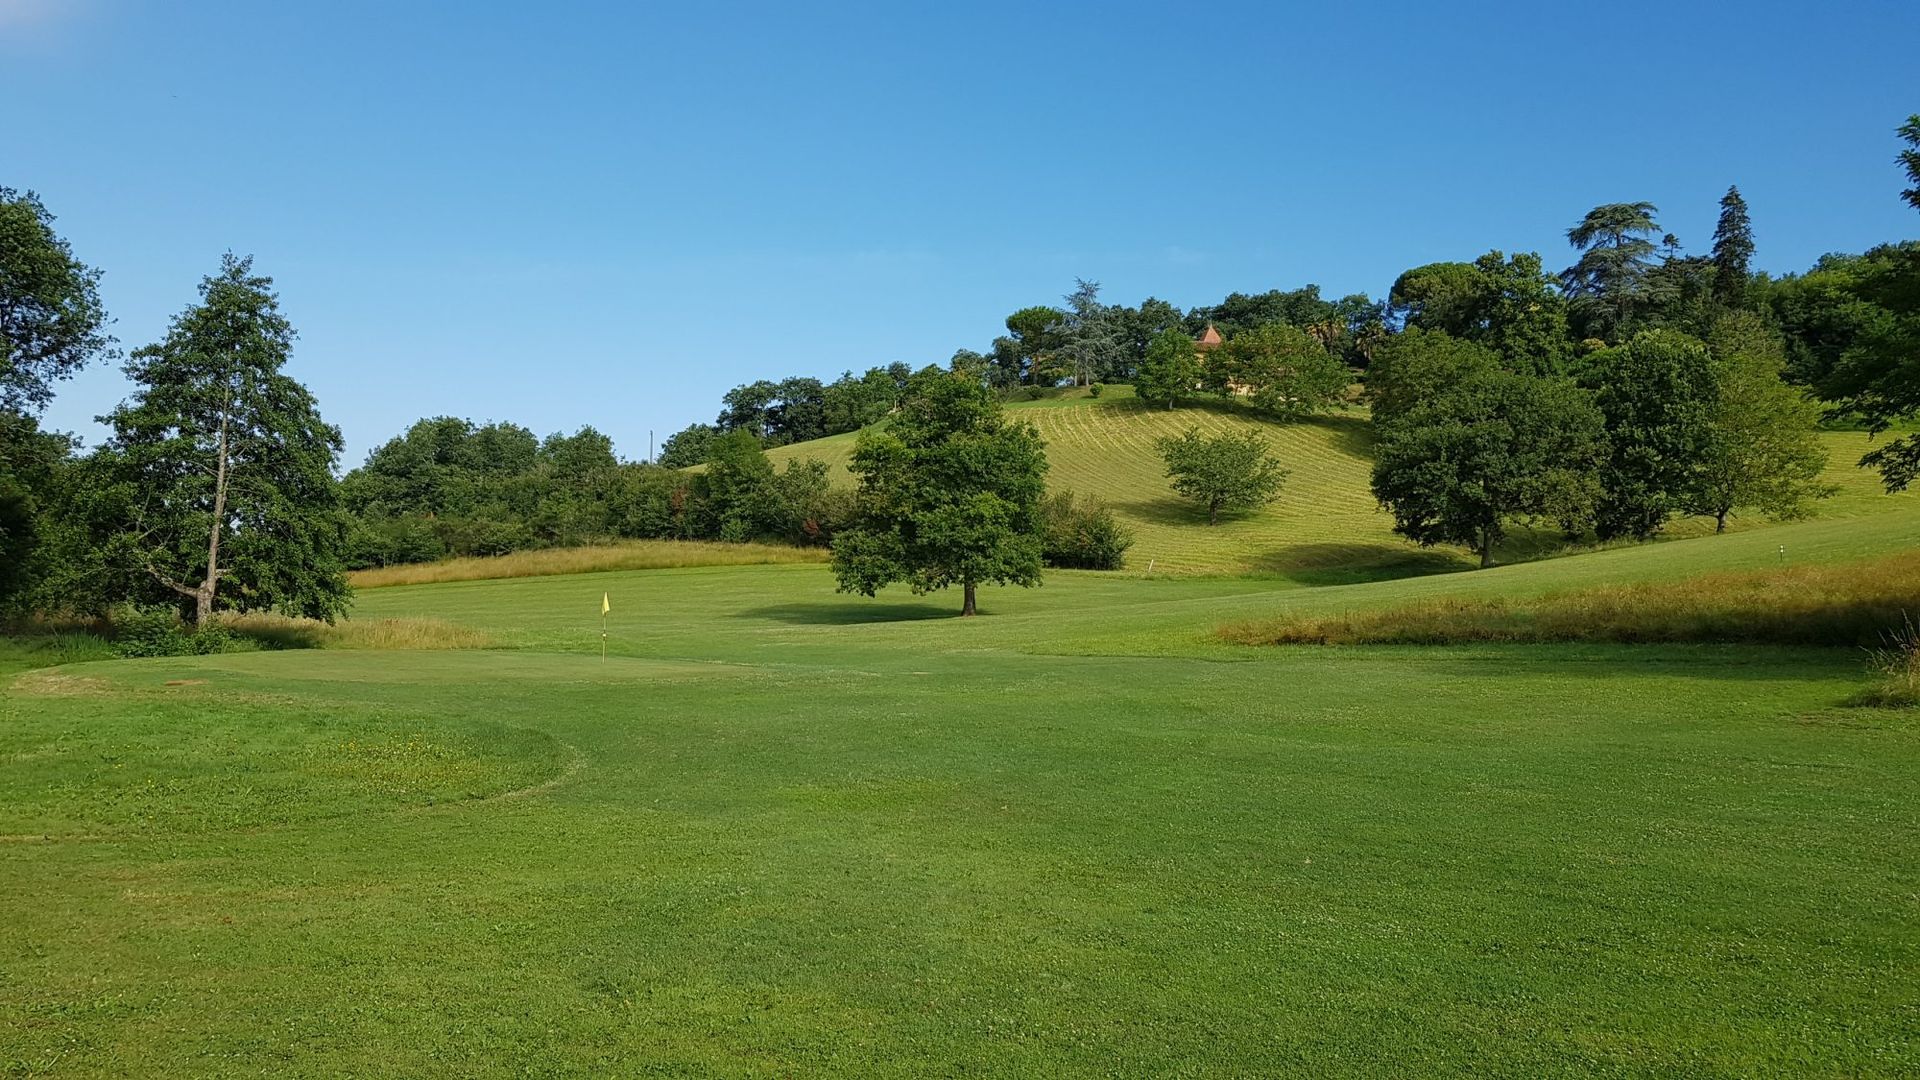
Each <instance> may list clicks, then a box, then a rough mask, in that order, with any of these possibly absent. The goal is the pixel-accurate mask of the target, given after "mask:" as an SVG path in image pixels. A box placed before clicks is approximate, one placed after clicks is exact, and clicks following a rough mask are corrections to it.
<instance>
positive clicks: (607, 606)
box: [600, 593, 613, 615]
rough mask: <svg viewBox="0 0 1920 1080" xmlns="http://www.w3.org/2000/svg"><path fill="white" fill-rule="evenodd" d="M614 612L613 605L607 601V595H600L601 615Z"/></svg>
mask: <svg viewBox="0 0 1920 1080" xmlns="http://www.w3.org/2000/svg"><path fill="white" fill-rule="evenodd" d="M612 610H613V605H612V604H611V603H609V602H608V601H607V594H606V593H601V594H600V614H602V615H605V614H606V613H607V612H609V611H612Z"/></svg>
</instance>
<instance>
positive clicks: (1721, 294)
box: [1713, 187, 1753, 308]
mask: <svg viewBox="0 0 1920 1080" xmlns="http://www.w3.org/2000/svg"><path fill="white" fill-rule="evenodd" d="M1752 261H1753V222H1752V220H1751V219H1749V218H1748V217H1747V200H1745V199H1743V198H1741V197H1740V189H1739V188H1738V187H1729V188H1727V193H1726V194H1725V195H1723V196H1721V197H1720V223H1719V224H1718V225H1715V226H1714V229H1713V299H1714V302H1715V303H1717V304H1718V305H1719V306H1721V307H1723V308H1737V307H1744V306H1745V305H1746V296H1747V280H1748V278H1750V277H1752V271H1751V270H1749V269H1748V264H1749V263H1751V262H1752Z"/></svg>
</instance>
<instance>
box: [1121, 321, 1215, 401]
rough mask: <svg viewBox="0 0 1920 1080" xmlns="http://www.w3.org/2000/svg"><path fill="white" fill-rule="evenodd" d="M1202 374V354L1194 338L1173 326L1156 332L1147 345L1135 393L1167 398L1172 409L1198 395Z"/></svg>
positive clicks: (1142, 397) (1142, 396)
mask: <svg viewBox="0 0 1920 1080" xmlns="http://www.w3.org/2000/svg"><path fill="white" fill-rule="evenodd" d="M1200 375H1201V369H1200V354H1199V353H1197V352H1195V351H1194V349H1193V339H1192V338H1190V337H1188V336H1187V335H1186V334H1184V333H1181V332H1180V330H1179V328H1178V327H1171V326H1170V327H1168V328H1166V329H1165V330H1162V331H1160V332H1159V333H1158V334H1155V335H1154V338H1153V341H1152V343H1150V344H1149V345H1148V346H1147V355H1146V358H1145V359H1143V360H1141V361H1140V370H1139V372H1138V374H1136V375H1135V376H1134V380H1133V392H1134V393H1135V395H1137V396H1138V397H1139V398H1140V400H1142V401H1151V402H1155V403H1158V402H1162V401H1164V402H1166V403H1167V408H1169V409H1171V408H1173V407H1174V406H1175V405H1178V404H1179V403H1180V402H1182V401H1184V400H1186V399H1188V398H1190V397H1192V396H1193V395H1194V392H1195V391H1196V390H1197V389H1198V388H1199V386H1200Z"/></svg>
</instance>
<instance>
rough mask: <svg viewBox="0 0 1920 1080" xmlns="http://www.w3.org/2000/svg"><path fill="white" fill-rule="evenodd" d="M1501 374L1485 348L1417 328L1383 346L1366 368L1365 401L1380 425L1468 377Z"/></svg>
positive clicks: (1408, 330) (1497, 362)
mask: <svg viewBox="0 0 1920 1080" xmlns="http://www.w3.org/2000/svg"><path fill="white" fill-rule="evenodd" d="M1498 370H1500V357H1499V356H1498V355H1496V354H1495V353H1494V352H1493V350H1491V349H1489V348H1487V347H1486V346H1484V345H1477V344H1475V343H1473V342H1471V341H1460V340H1457V339H1455V338H1453V337H1450V336H1448V335H1447V334H1446V333H1445V332H1443V331H1440V330H1423V329H1421V328H1420V327H1417V326H1413V327H1408V328H1407V329H1405V330H1402V331H1401V332H1400V333H1398V334H1395V335H1393V337H1391V338H1389V339H1388V340H1387V341H1385V342H1384V343H1382V344H1381V345H1380V347H1379V349H1378V350H1376V351H1375V353H1374V357H1373V364H1372V365H1371V366H1370V367H1368V368H1367V400H1368V402H1369V404H1371V406H1372V407H1373V419H1374V422H1375V423H1376V424H1388V423H1392V422H1393V421H1394V420H1396V419H1398V418H1399V417H1401V416H1404V415H1406V414H1407V413H1409V412H1411V411H1413V409H1414V408H1416V407H1417V406H1419V405H1420V403H1421V402H1424V401H1429V400H1431V399H1433V398H1435V397H1438V396H1439V395H1441V394H1443V393H1445V392H1446V391H1447V390H1448V389H1450V388H1451V387H1453V386H1454V385H1456V384H1458V383H1459V382H1461V381H1462V380H1464V379H1466V378H1467V377H1468V376H1470V375H1477V374H1481V373H1484V372H1489V371H1498Z"/></svg>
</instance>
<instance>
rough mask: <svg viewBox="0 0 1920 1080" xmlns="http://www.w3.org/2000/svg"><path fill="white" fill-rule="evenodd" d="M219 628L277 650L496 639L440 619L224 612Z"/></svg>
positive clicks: (459, 644) (433, 645)
mask: <svg viewBox="0 0 1920 1080" xmlns="http://www.w3.org/2000/svg"><path fill="white" fill-rule="evenodd" d="M217 618H218V620H219V625H220V626H222V627H225V628H226V629H228V630H231V631H232V632H233V633H235V634H238V635H240V636H242V637H248V638H252V639H253V640H255V641H258V642H260V643H261V644H262V645H265V646H267V647H268V648H275V649H486V648H491V647H493V645H494V644H495V642H494V640H493V638H491V637H489V636H488V635H486V634H483V633H481V632H480V631H478V630H473V629H470V628H468V627H465V626H459V625H456V624H454V623H450V622H445V621H442V620H440V619H366V620H360V619H345V620H342V621H340V622H337V623H334V624H332V625H331V626H329V625H328V624H326V623H323V622H320V621H318V620H315V619H290V618H288V617H287V616H285V615H274V614H271V613H267V612H258V611H256V612H251V613H249V614H246V615H236V614H231V613H229V614H222V615H219V616H217Z"/></svg>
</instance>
